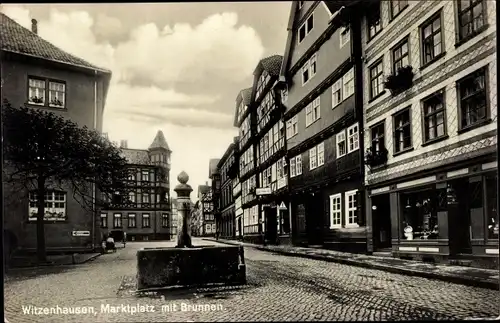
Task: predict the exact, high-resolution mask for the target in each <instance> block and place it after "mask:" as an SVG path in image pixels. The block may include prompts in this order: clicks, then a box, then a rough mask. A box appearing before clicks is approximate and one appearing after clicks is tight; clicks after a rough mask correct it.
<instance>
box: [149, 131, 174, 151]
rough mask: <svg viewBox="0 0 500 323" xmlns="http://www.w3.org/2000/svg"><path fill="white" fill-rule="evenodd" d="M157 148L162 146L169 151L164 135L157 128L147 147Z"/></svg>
mask: <svg viewBox="0 0 500 323" xmlns="http://www.w3.org/2000/svg"><path fill="white" fill-rule="evenodd" d="M157 148H163V149H166V150H168V151H170V148H169V147H168V144H167V141H166V140H165V135H164V134H163V131H161V130H158V132H157V133H156V137H155V139H154V140H153V143H152V144H151V146H149V149H157Z"/></svg>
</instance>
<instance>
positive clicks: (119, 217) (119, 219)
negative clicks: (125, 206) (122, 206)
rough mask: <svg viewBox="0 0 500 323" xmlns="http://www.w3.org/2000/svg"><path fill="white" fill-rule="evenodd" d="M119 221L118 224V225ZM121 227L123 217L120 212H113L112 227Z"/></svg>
mask: <svg viewBox="0 0 500 323" xmlns="http://www.w3.org/2000/svg"><path fill="white" fill-rule="evenodd" d="M118 223H119V225H118ZM121 228H123V217H122V214H121V213H113V229H121Z"/></svg>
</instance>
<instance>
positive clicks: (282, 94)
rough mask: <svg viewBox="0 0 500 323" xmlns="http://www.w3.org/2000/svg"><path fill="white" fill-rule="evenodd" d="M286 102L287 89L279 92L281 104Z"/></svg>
mask: <svg viewBox="0 0 500 323" xmlns="http://www.w3.org/2000/svg"><path fill="white" fill-rule="evenodd" d="M286 101H288V89H284V90H282V91H281V103H286Z"/></svg>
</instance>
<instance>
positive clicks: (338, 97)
mask: <svg viewBox="0 0 500 323" xmlns="http://www.w3.org/2000/svg"><path fill="white" fill-rule="evenodd" d="M340 102H342V79H339V80H338V81H337V82H335V83H334V84H333V86H332V108H335V107H336V106H337V105H339V104H340Z"/></svg>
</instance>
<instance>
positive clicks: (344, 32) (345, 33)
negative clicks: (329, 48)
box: [340, 27, 351, 48]
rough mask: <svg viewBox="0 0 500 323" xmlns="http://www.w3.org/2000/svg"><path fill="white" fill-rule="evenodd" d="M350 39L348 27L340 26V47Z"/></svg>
mask: <svg viewBox="0 0 500 323" xmlns="http://www.w3.org/2000/svg"><path fill="white" fill-rule="evenodd" d="M350 39H351V31H350V28H349V27H342V28H340V48H342V47H344V46H345V45H346V44H347V43H348V42H349V40H350Z"/></svg>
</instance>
